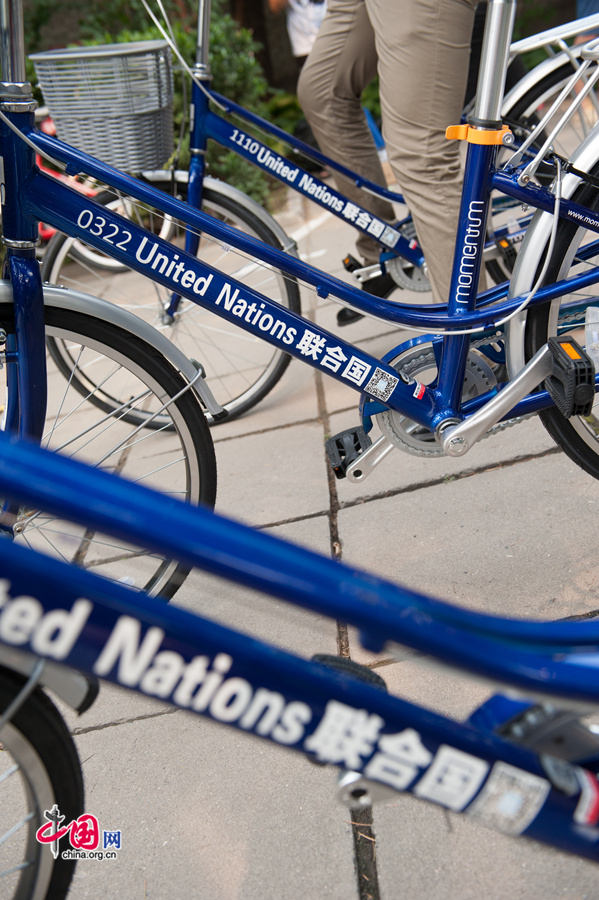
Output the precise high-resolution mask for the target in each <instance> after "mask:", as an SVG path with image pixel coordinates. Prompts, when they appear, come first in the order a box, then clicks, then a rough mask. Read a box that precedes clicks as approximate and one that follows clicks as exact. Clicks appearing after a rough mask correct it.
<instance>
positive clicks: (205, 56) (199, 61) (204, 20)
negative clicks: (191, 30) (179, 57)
mask: <svg viewBox="0 0 599 900" xmlns="http://www.w3.org/2000/svg"><path fill="white" fill-rule="evenodd" d="M210 7H211V0H199V2H198V37H197V44H196V64H195V70H196V72H197V74H198V75H199V76H200V77H204V76H209V74H210V61H209V53H210Z"/></svg>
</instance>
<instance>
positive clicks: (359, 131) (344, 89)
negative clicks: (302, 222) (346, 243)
mask: <svg viewBox="0 0 599 900" xmlns="http://www.w3.org/2000/svg"><path fill="white" fill-rule="evenodd" d="M375 75H376V52H375V48H374V35H373V33H372V29H371V27H370V22H369V20H368V15H367V13H366V7H365V5H364V0H329V3H328V5H327V12H326V15H325V18H324V20H323V23H322V25H321V27H320V31H319V32H318V36H317V38H316V41H315V43H314V46H313V48H312V50H311V51H310V54H309V56H308V59H307V61H306V63H305V65H304V67H303V69H302V72H301V74H300V78H299V82H298V99H299V102H300V105H301V107H302V109H303V111H304V115H305V116H306V119H307V120H308V122H309V124H310V126H311V128H312V131H313V132H314V136H315V137H316V140H317V141H318V144H319V146H320V148H321V150H322V151H323V153H326V154H327V155H328V156H330V157H332V158H333V159H335V160H336V161H338V162H340V163H342V164H344V165H346V166H347V167H348V168H350V169H353V170H354V171H356V172H357V173H358V174H360V175H362V176H363V177H364V178H368V179H369V180H370V181H373V182H375V183H378V184H384V183H385V179H384V175H383V171H382V168H381V163H380V160H379V156H378V153H377V150H376V147H375V144H374V140H373V138H372V135H371V133H370V130H369V128H368V125H367V123H366V119H365V117H364V112H363V110H362V107H361V103H360V97H361V94H362V91H363V90H364V88H365V87H366V85H367V84H369V83H370V82H371V81H372V79H373V78H374V77H375ZM335 181H336V183H337V184H338V187H339V190H340V191H342V192H343V193H344V194H346V195H347V196H348V197H349V199H350V200H353V201H354V202H356V203H358V204H360V205H361V206H363V207H365V208H366V209H368V210H369V211H370V212H372V213H373V214H374V215H376V216H378V217H379V218H381V219H386V220H387V221H391V220H392V219H393V207H392V206H391V204H390V203H388V202H387V201H385V200H381V199H380V198H377V197H373V196H372V195H370V194H366V193H364V191H360V190H359V189H358V188H357V187H356V186H355V185H354V184H353V182H351V181H349V180H348V179H346V178H342V177H339V176H337V175H335ZM356 247H357V249H358V252H359V253H360V255H361V256H362V257H363V259H364V261H365V262H366V263H372V262H376V261H377V260H378V258H379V253H380V247H379V246H378V244H377V243H376V242H375V241H373V240H372V239H370V238H368V237H367V236H366V235H364V236H362V235H360V237H359V238H358V240H357V243H356Z"/></svg>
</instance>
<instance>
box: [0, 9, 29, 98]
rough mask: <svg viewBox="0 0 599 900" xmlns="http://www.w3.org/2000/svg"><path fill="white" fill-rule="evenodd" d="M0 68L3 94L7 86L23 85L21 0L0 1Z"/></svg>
mask: <svg viewBox="0 0 599 900" xmlns="http://www.w3.org/2000/svg"><path fill="white" fill-rule="evenodd" d="M0 67H1V69H2V82H3V84H2V88H3V92H4V88H5V86H6V85H7V84H10V85H15V84H21V85H22V84H24V83H25V81H26V74H25V38H24V30H23V5H22V0H0Z"/></svg>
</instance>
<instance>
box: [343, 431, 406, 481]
mask: <svg viewBox="0 0 599 900" xmlns="http://www.w3.org/2000/svg"><path fill="white" fill-rule="evenodd" d="M394 448H395V444H394V443H393V442H392V441H391V440H389V438H388V437H387V436H386V435H384V434H383V435H381V437H380V438H377V440H376V441H375V442H374V443H373V444H371V445H370V447H368V449H367V450H364V451H363V452H362V453H360V455H359V456H358V457H357V459H354V461H353V462H351V463H350V464H349V466H348V467H347V471H346V477H347V478H348V479H349V481H354V482H359V481H364V479H365V478H368V476H369V475H370V473H371V472H372V470H373V469H374V468H375V466H378V464H379V463H380V462H382V461H383V460H384V459H385V457H386V456H387V454H388V453H390V452H391V451H392V450H393V449H394Z"/></svg>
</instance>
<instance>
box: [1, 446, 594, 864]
mask: <svg viewBox="0 0 599 900" xmlns="http://www.w3.org/2000/svg"><path fill="white" fill-rule="evenodd" d="M0 492H2V493H3V494H8V495H9V496H11V497H13V498H14V499H15V500H19V501H20V502H23V503H27V504H30V505H32V506H33V507H35V508H41V509H45V510H48V511H50V512H53V513H57V514H58V515H59V516H60V517H61V518H67V519H70V520H72V521H76V522H82V523H85V524H86V525H87V526H89V527H91V528H93V529H98V530H100V531H101V532H103V533H108V534H112V535H113V536H115V537H124V538H126V540H127V541H130V542H133V543H135V544H138V545H139V546H142V547H146V548H149V549H150V550H159V552H160V553H164V554H167V555H173V556H174V557H176V558H177V559H179V560H180V561H181V562H183V563H185V564H190V565H197V566H200V567H201V568H203V569H205V570H207V571H209V572H212V573H214V574H216V575H219V576H223V577H226V578H229V579H232V580H234V581H236V582H238V583H239V584H243V585H246V586H248V587H251V588H254V589H258V590H262V591H266V592H267V593H269V594H271V595H273V596H276V597H279V598H281V599H283V600H286V601H287V602H290V603H293V604H296V605H299V606H302V607H305V608H307V609H310V610H313V611H315V612H317V613H319V614H321V615H326V616H329V617H332V618H333V619H337V620H339V619H341V620H342V621H344V622H347V623H348V624H351V625H355V626H356V627H357V628H358V629H359V631H360V635H361V640H362V643H363V644H364V645H365V646H366V647H368V648H369V649H375V650H377V651H379V650H381V649H382V648H383V647H385V646H387V645H388V644H390V643H401V644H405V645H409V646H411V647H414V648H416V649H418V650H421V651H423V652H425V653H426V654H432V655H434V656H436V657H437V658H438V659H440V660H442V661H443V662H445V663H447V664H449V665H453V666H456V667H458V668H461V669H464V670H468V671H470V672H472V673H474V674H476V675H482V676H484V677H485V678H492V679H496V680H499V681H502V682H507V683H509V684H511V685H515V686H517V687H518V688H520V689H525V690H526V689H527V690H529V691H531V692H532V693H533V696H536V697H538V695H539V694H544V695H549V696H550V697H552V698H553V701H552V702H553V703H554V704H557V705H558V707H559V703H560V699H557V698H570V699H575V700H578V701H584V702H589V701H590V702H593V703H595V702H596V701H597V699H598V698H599V676H598V668H597V666H598V660H599V625H598V624H597V623H596V622H583V623H577V622H574V623H573V622H565V623H562V622H552V623H551V622H549V623H548V622H524V621H516V620H509V619H502V618H499V617H494V616H488V615H485V614H481V613H474V612H468V611H467V610H464V609H459V608H456V607H453V606H450V605H449V604H446V603H443V602H441V601H437V600H432V599H430V598H427V597H425V596H422V595H419V594H417V593H415V592H412V591H408V590H405V589H402V588H401V587H398V586H396V585H394V584H391V583H390V582H387V581H384V580H382V579H380V578H377V577H376V576H374V575H370V574H367V573H365V572H362V571H359V570H356V569H352V568H349V567H348V566H346V565H344V564H340V563H339V562H337V561H333V560H331V559H327V558H325V557H321V556H318V555H316V554H314V553H312V552H311V551H308V550H305V549H301V548H297V547H295V546H293V545H291V544H288V543H286V542H283V541H281V540H279V539H276V538H273V537H271V536H269V535H266V534H263V533H260V532H256V531H253V530H252V529H250V528H248V527H247V526H243V525H240V524H237V523H233V522H231V521H229V520H227V519H223V518H221V517H218V516H216V515H214V514H212V513H210V512H208V511H205V510H201V509H197V508H190V507H189V506H186V505H185V504H181V503H180V502H178V501H175V500H172V499H169V498H167V497H164V496H158V495H156V494H154V493H153V492H150V491H148V490H146V489H144V488H141V487H140V486H138V485H134V484H131V483H127V482H124V481H120V480H119V479H116V478H115V477H114V476H111V475H108V474H106V473H103V472H100V471H98V470H91V469H88V468H87V467H85V466H83V465H82V464H79V463H75V462H74V461H72V460H67V459H65V458H62V457H60V456H56V455H53V454H51V453H48V452H47V451H42V450H40V449H39V448H38V447H37V446H35V445H33V444H27V443H24V442H21V441H16V440H14V439H13V440H10V439H9V438H8V437H7V436H6V435H0ZM123 509H126V510H127V517H126V522H125V520H124V518H123V517H122V515H121V514H120V513H121V511H122V510H123ZM158 522H159V523H160V527H159V528H156V527H153V525H152V523H158ZM0 573H1V578H0V648H1V646H2V644H6V645H8V646H9V647H12V648H17V649H19V650H21V651H25V652H30V653H34V654H36V655H38V656H43V657H45V658H48V659H50V660H52V661H53V662H58V663H61V664H64V665H67V666H69V667H72V668H75V669H78V670H80V671H83V672H86V673H88V674H90V675H94V676H99V677H101V678H104V679H107V680H108V681H111V682H114V683H115V684H119V685H121V686H124V687H128V688H130V689H132V690H135V691H138V692H140V693H142V694H145V695H147V696H150V697H155V698H159V699H160V700H163V701H167V702H170V703H173V704H174V705H176V706H179V707H180V708H182V709H187V710H189V711H191V712H196V713H198V714H200V715H205V716H208V717H210V718H212V719H213V720H215V721H217V722H221V723H224V724H228V725H231V726H233V727H236V728H238V729H239V730H241V731H244V732H246V733H251V734H254V735H256V736H258V737H261V738H263V739H265V740H269V741H271V742H273V743H275V744H277V745H279V746H282V747H286V748H288V749H291V750H296V751H299V752H300V753H303V754H307V755H308V756H310V757H312V758H314V759H315V760H317V761H318V762H321V763H328V764H332V765H336V766H339V767H340V768H341V769H344V770H351V771H352V772H353V773H356V774H357V773H362V775H363V776H364V777H365V778H366V779H367V781H366V782H365V783H366V784H367V785H370V786H372V784H373V783H374V784H375V785H376V784H378V785H379V786H382V787H383V788H385V789H387V790H388V791H394V790H396V791H407V792H410V793H412V794H414V795H415V796H417V797H419V798H421V799H427V800H430V801H432V802H435V803H439V804H441V805H444V806H446V807H448V808H450V809H452V810H453V811H455V812H462V813H465V814H466V815H469V816H473V817H474V818H475V819H476V820H478V821H480V822H483V823H484V824H487V825H489V826H491V827H493V826H494V827H500V828H501V829H502V830H504V831H507V832H508V833H510V834H514V835H516V834H524V835H526V836H527V837H531V838H534V839H536V840H539V841H542V842H544V843H548V844H551V845H554V846H556V847H559V848H560V849H563V850H567V851H569V852H572V853H575V854H578V855H580V856H585V857H588V858H590V859H594V860H598V861H599V827H598V820H599V804H598V802H597V801H598V799H599V784H598V782H597V779H596V777H595V775H594V774H593V772H594V770H596V769H597V767H599V754H594V753H593V754H591V756H588V755H587V756H585V759H584V760H575V762H574V763H572V762H568V761H565V760H563V759H559V760H558V759H555V758H553V757H550V756H544V755H541V756H538V755H536V754H535V753H533V752H531V750H529V749H527V748H526V747H524V746H517V745H516V744H514V743H511V742H510V741H509V740H507V739H506V738H502V737H501V736H500V735H499V734H496V733H494V726H496V725H499V724H503V723H504V721H505V719H506V718H507V719H509V718H511V717H514V716H516V715H518V714H520V713H522V712H523V711H526V710H528V709H530V708H531V707H532V706H534V705H535V703H533V701H527V700H520V701H515V700H513V699H511V700H508V699H507V698H505V697H501V696H498V697H495V698H494V699H493V700H492V701H488V702H487V703H486V704H484V705H483V707H481V708H480V710H479V711H478V712H477V713H475V714H474V715H473V716H472V717H471V719H470V720H469V721H468V722H466V723H459V722H455V721H451V720H449V719H447V718H444V717H442V716H440V715H438V714H435V713H432V712H430V711H428V710H425V709H422V708H420V707H418V706H416V705H414V704H411V703H408V702H405V701H403V700H401V699H399V698H397V697H394V696H390V695H388V694H387V693H385V692H384V691H382V690H380V689H377V688H375V687H372V686H371V685H368V684H365V683H364V682H362V681H359V680H356V679H355V678H353V677H351V676H348V675H346V674H341V673H339V672H335V671H333V670H331V669H330V668H327V667H324V666H322V665H317V664H316V663H314V662H310V661H307V660H304V659H301V658H298V657H296V656H294V655H292V654H290V653H288V652H285V651H282V650H281V649H279V648H277V647H274V646H272V645H269V644H266V643H263V642H262V641H260V640H257V639H255V638H253V637H248V636H247V635H243V634H241V633H238V632H236V631H234V630H231V629H229V628H226V627H224V626H222V625H219V624H216V623H214V622H212V621H210V620H209V619H206V618H203V617H200V616H197V615H194V614H193V613H191V612H188V611H186V610H183V609H177V608H176V607H172V606H170V607H169V606H166V605H165V604H163V603H161V602H160V601H159V600H155V599H153V598H151V597H148V596H146V595H144V594H142V593H137V592H135V591H134V590H133V589H131V588H128V587H126V586H125V585H123V584H120V583H115V582H110V581H108V580H106V579H103V578H101V577H100V576H97V575H94V574H92V573H91V572H89V571H84V570H80V569H77V568H75V567H73V566H69V565H67V564H65V563H63V562H60V561H58V560H54V559H49V558H47V557H44V556H42V555H41V554H37V553H35V552H33V551H31V550H28V549H26V548H23V547H20V546H15V545H13V544H12V543H11V542H9V541H7V540H0ZM0 659H1V653H0ZM561 702H562V704H563V699H562V701H561ZM498 713H499V715H498ZM339 723H341V725H340V724H339ZM339 727H341V729H342V732H343V729H345V728H347V729H349V730H351V731H352V733H357V734H359V735H360V740H359V742H358V744H357V745H356V744H355V742H350V743H349V744H344V742H343V741H342V740H339V735H340V732H339V731H338V729H339ZM343 733H344V732H343ZM579 763H583V764H584V766H585V768H581V766H580V765H579ZM456 785H459V786H458V787H456ZM361 789H363V785H361ZM506 793H509V795H510V797H512V799H513V797H514V794H515V795H516V796H517V797H519V798H520V799H521V800H522V803H521V804H520V805H519V804H517V803H511V804H509V807H508V808H507V809H508V811H507V812H506V811H505V810H502V807H501V799H502V798H503V797H504V795H505V794H506ZM510 810H511V811H510Z"/></svg>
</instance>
